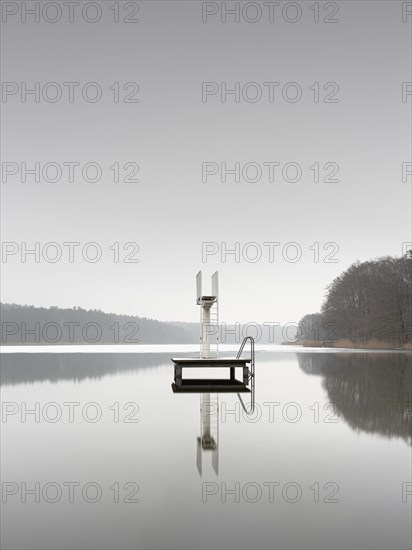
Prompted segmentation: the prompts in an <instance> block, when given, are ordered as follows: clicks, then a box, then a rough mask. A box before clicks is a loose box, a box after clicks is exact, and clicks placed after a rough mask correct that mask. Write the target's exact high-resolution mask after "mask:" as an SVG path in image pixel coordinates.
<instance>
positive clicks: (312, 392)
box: [1, 346, 412, 549]
mask: <svg viewBox="0 0 412 550" xmlns="http://www.w3.org/2000/svg"><path fill="white" fill-rule="evenodd" d="M19 351H20V350H19ZM36 351H37V353H27V350H26V351H20V353H6V354H2V357H1V359H2V367H1V383H2V401H3V415H2V421H3V422H2V436H1V439H2V480H3V485H2V492H3V501H4V500H6V502H4V503H3V505H2V541H1V542H2V547H3V548H16V549H17V548H61V549H68V548H119V549H120V548H121V549H123V548H136V549H139V548H153V549H156V548H279V549H281V548H290V549H292V548H302V549H306V548H308V549H309V548H310V549H312V548H339V549H342V548H365V549H366V548H368V549H370V548H410V547H411V502H412V494H411V493H412V488H411V487H412V486H411V485H410V484H411V480H412V476H411V419H412V408H411V402H412V398H411V362H410V355H409V354H407V353H393V352H392V353H378V352H372V353H371V352H367V353H365V352H361V353H354V352H348V351H344V352H342V351H334V352H330V351H328V350H326V351H325V350H322V351H319V350H312V351H306V350H302V349H294V348H289V349H282V350H280V349H276V350H275V349H270V347H267V351H264V350H260V351H258V353H257V358H256V359H257V365H256V405H255V410H254V413H253V414H251V415H248V414H246V413H245V412H244V411H243V409H242V406H241V404H240V402H239V399H238V397H237V395H236V394H220V395H216V394H211V395H210V396H207V395H203V394H173V393H172V389H171V382H172V381H173V368H172V364H171V362H170V357H171V355H179V356H181V355H183V354H184V353H189V352H190V349H187V348H180V350H179V351H178V348H177V347H175V348H174V349H173V350H170V349H168V347H164V346H159V347H157V348H156V347H154V346H152V347H150V348H143V347H140V349H139V352H140V353H131V350H130V349H127V350H126V351H127V353H119V348H117V350H116V353H115V352H113V350H109V349H108V348H106V349H105V350H102V351H101V352H100V350H99V352H98V353H96V350H94V352H91V350H88V353H81V352H80V353H79V352H73V350H70V351H71V353H66V350H64V352H63V351H62V350H54V352H53V353H48V352H47V350H44V351H42V350H40V351H39V350H36ZM231 355H232V354H231ZM205 373H206V374H210V371H209V372H208V371H207V370H205ZM213 374H214V373H213ZM244 400H245V403H246V406H248V404H249V403H248V396H246V397H245V396H244ZM36 402H37V403H38V405H36ZM202 403H203V408H202ZM205 403H206V404H205ZM206 407H207V410H206V409H205V408H206ZM29 410H34V411H35V412H34V413H33V414H30V413H29ZM70 412H71V414H72V417H70ZM5 413H8V414H5ZM59 415H61V417H60V418H59ZM202 419H203V421H204V422H203V424H202ZM206 421H208V422H209V423H210V432H211V437H212V438H213V441H214V443H215V445H214V450H202V449H201V445H199V440H198V438H199V437H200V436H201V432H202V429H203V430H204V429H205V422H206ZM5 483H7V484H8V485H5ZM36 483H37V484H38V485H37V486H36V485H35V484H36ZM24 484H26V486H24ZM25 489H26V502H23V496H24V493H25ZM29 489H35V493H36V491H37V494H30V493H27V490H29ZM59 490H61V494H59ZM70 490H71V491H72V492H71V493H70ZM99 492H100V494H99ZM6 493H8V494H6ZM13 493H15V494H13ZM98 497H100V498H98ZM36 499H37V500H39V502H36V501H35V500H36ZM93 500H96V502H92V501H93ZM137 500H138V502H137ZM53 501H55V502H53ZM71 501H73V502H71Z"/></svg>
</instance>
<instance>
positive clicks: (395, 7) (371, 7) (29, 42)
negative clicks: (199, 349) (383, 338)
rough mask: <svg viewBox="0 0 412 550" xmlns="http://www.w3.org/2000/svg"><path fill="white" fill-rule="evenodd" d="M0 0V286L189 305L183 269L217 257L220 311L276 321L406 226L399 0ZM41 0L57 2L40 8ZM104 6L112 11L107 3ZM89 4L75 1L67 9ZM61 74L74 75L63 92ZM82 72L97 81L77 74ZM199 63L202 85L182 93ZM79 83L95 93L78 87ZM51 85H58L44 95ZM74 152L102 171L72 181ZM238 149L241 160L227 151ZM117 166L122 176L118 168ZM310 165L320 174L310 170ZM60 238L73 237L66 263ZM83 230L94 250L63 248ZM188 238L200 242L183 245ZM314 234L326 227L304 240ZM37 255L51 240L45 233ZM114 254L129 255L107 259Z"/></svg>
mask: <svg viewBox="0 0 412 550" xmlns="http://www.w3.org/2000/svg"><path fill="white" fill-rule="evenodd" d="M4 4H9V7H8V8H7V13H6V14H5V13H3V23H2V31H3V32H2V80H3V94H2V100H3V103H2V115H3V124H2V162H3V165H2V168H3V181H2V199H3V201H2V241H3V252H4V250H5V248H4V246H5V244H4V243H10V242H14V243H17V246H16V245H10V244H9V245H7V246H8V248H7V251H8V252H11V253H10V254H9V255H6V256H5V254H4V253H3V258H2V260H3V263H2V274H3V277H2V301H3V302H16V303H19V304H34V305H37V306H51V305H57V306H60V307H66V306H68V307H72V306H75V305H76V306H81V307H84V308H100V309H102V310H103V311H111V312H117V313H128V314H137V315H140V316H146V317H152V318H157V319H160V320H181V321H197V320H198V317H199V312H198V309H197V306H196V303H195V298H196V296H195V275H196V273H197V271H198V270H199V269H202V270H203V274H204V281H205V282H206V283H208V279H209V277H210V275H211V274H212V273H213V272H214V271H215V270H218V271H219V276H220V292H221V294H220V313H221V320H226V321H227V322H234V321H239V322H252V321H254V322H268V321H272V322H280V323H286V322H293V321H298V320H299V319H300V318H301V317H302V316H303V315H304V314H305V313H309V312H314V311H317V310H319V308H320V305H321V302H322V297H323V295H324V289H325V286H326V285H327V284H328V283H330V282H331V281H332V279H333V278H334V277H336V276H337V275H339V273H341V272H342V271H343V270H344V269H346V268H347V267H348V266H349V265H350V264H351V263H352V262H354V261H355V260H357V259H359V260H368V259H371V258H375V257H377V256H382V255H388V254H390V255H395V256H399V255H400V254H401V253H402V243H403V242H408V241H412V237H411V233H410V231H411V230H410V227H411V217H410V195H411V179H412V178H411V176H409V177H405V178H404V179H405V180H406V181H402V163H410V162H411V153H410V150H411V123H410V113H411V105H412V95H408V94H407V91H408V90H411V88H408V86H406V88H405V86H404V93H405V90H406V93H405V95H404V97H402V83H403V82H410V81H412V76H411V21H412V15H410V16H409V17H408V16H407V15H406V16H405V13H404V19H405V20H406V22H403V20H402V9H404V10H409V9H410V8H408V6H406V7H405V6H403V4H404V3H402V2H397V1H387V2H386V1H365V2H354V1H342V2H338V3H329V4H330V5H329V7H327V6H326V5H325V4H327V3H325V2H319V4H316V3H313V2H312V1H310V2H307V1H300V2H296V3H292V4H293V5H289V6H287V5H286V4H287V3H285V2H280V4H279V5H278V6H277V5H275V4H273V6H272V7H270V6H268V5H267V3H266V4H264V3H251V4H250V6H249V8H248V9H247V11H244V10H243V11H242V9H243V7H244V6H245V4H246V3H245V2H240V4H239V6H240V8H239V9H240V17H239V19H240V20H239V22H236V21H235V18H234V16H233V15H230V14H227V20H226V22H222V19H224V14H222V9H223V6H222V4H220V3H216V2H209V3H204V4H202V2H197V1H182V2H174V1H167V2H162V1H154V2H137V3H133V2H129V3H124V2H120V3H119V4H116V3H113V2H111V1H110V2H105V1H100V2H98V3H95V4H97V6H98V8H99V10H101V14H100V15H101V18H100V20H99V21H96V22H95V23H91V22H88V21H86V20H85V19H84V17H82V15H81V10H79V11H74V15H73V18H74V21H73V23H70V22H69V13H68V11H67V10H68V8H67V6H63V4H62V3H61V2H57V3H56V2H55V3H54V6H53V5H50V6H48V7H47V9H45V10H43V8H44V5H45V4H47V3H46V2H40V6H41V10H43V11H41V12H40V14H39V19H40V20H39V22H38V23H37V22H35V21H34V16H30V15H29V14H27V15H26V22H25V23H24V22H23V19H24V14H22V13H21V10H22V5H21V3H20V2H5V3H4ZM26 4H27V6H31V5H32V4H34V3H33V2H26ZM49 4H50V3H49ZM55 4H58V5H60V6H61V8H62V14H61V19H60V21H56V22H55V23H50V22H48V21H47V20H46V19H49V20H52V19H54V18H57V16H58V12H57V8H56V7H55ZM82 4H84V2H82ZM206 4H207V5H206ZM289 4H290V3H289ZM116 5H119V23H115V22H114V18H115V17H117V14H116V13H115V11H114V10H113V9H112V10H110V6H116ZM314 5H315V6H316V5H318V6H319V14H317V13H316V11H315V9H314V8H313V6H314ZM10 6H11V7H10ZM13 6H14V7H13ZM16 6H17V8H16V9H17V13H9V12H13V11H15V7H16ZM136 6H138V8H139V9H138V12H137V10H136V13H134V11H135V7H136ZM226 6H227V8H229V7H230V8H233V7H234V6H235V3H234V2H227V3H226ZM310 6H312V9H310ZM335 6H337V7H338V8H339V10H338V11H337V10H336V9H335ZM75 7H76V6H75ZM73 9H74V8H73ZM77 9H78V8H77ZM272 9H273V11H271V10H272ZM202 10H203V11H205V10H206V11H207V12H209V15H205V14H204V13H203V18H204V19H206V21H205V22H203V21H202ZM214 11H217V13H216V14H214V13H213V12H214ZM259 11H260V12H261V18H260V20H258V21H256V22H254V23H253V22H251V21H252V20H254V19H258V16H259ZM335 11H336V13H333V12H335ZM97 14H98V12H97V11H96V8H95V7H93V6H91V7H89V8H88V9H87V10H86V12H85V17H87V18H89V19H90V20H93V19H94V18H97ZM318 15H319V23H316V22H314V19H315V18H317V17H318ZM125 17H128V18H130V19H136V18H138V19H139V22H137V23H134V22H130V23H124V22H122V21H123V19H124V18H125ZM271 17H272V19H273V21H270V18H271ZM325 18H326V19H337V20H338V22H335V23H327V22H324V21H323V20H324V19H325ZM248 19H249V21H248ZM295 19H296V21H295V22H293V21H294V20H295ZM5 82H6V83H9V84H6V86H5V84H4V83H5ZM36 82H39V86H40V97H39V98H37V99H38V100H39V101H38V102H37V101H36V98H35V96H34V95H33V94H32V95H30V94H29V95H27V96H26V102H22V93H23V98H24V97H25V96H24V86H25V84H24V83H27V84H26V88H27V89H30V88H34V87H35V83H36ZM50 82H55V83H57V85H58V86H57V87H56V86H54V87H53V86H47V83H50ZM64 82H66V83H67V82H78V83H80V84H79V86H77V85H73V86H72V93H73V95H74V100H73V102H70V101H69V91H70V86H69V85H67V84H66V85H63V83H64ZM89 82H95V83H97V85H98V86H97V88H96V86H86V88H84V85H85V84H87V83H89ZM133 82H135V83H136V85H135V84H128V85H126V89H123V88H124V85H125V84H126V83H133ZM204 82H208V83H215V84H208V85H207V88H206V91H207V92H208V93H203V97H202V88H203V91H205V86H204V85H202V83H204ZM236 82H238V83H239V87H240V88H239V89H240V95H239V97H238V98H236V97H235V95H233V94H227V95H226V96H225V95H224V93H223V97H224V98H226V102H223V101H222V91H223V92H224V87H225V86H226V88H227V89H233V88H235V83H236ZM10 83H15V84H10ZM114 83H119V84H118V85H116V84H114ZM224 83H226V84H224ZM247 83H255V84H252V85H248V86H246V87H245V84H247ZM264 83H266V84H264ZM268 83H276V84H268ZM288 83H289V84H288ZM290 83H295V84H290ZM315 83H318V84H315ZM327 83H329V84H327ZM331 83H333V84H331ZM45 85H46V86H45ZM325 85H326V86H325ZM137 86H138V87H139V88H138V90H137ZM324 87H325V88H326V89H324ZM96 89H100V90H101V92H102V97H101V99H100V100H98V101H95V102H94V101H93V98H94V95H95V93H96ZM56 90H57V93H59V90H60V91H61V92H62V97H61V99H60V100H58V101H56V102H53V98H54V96H55V93H56ZM82 90H83V95H85V97H86V99H84V98H83V95H82ZM318 92H319V93H318ZM260 94H261V97H260V98H259V96H260ZM271 94H273V95H272V96H271ZM296 94H298V95H300V94H301V97H300V99H299V97H297V95H296ZM44 96H45V97H46V99H45V98H44ZM117 96H118V99H119V101H118V102H116V101H115V99H117ZM126 97H128V99H129V102H127V103H125V102H124V101H123V100H124V99H125V98H126ZM87 98H88V99H89V101H87ZM135 99H138V100H139V101H138V102H135V101H133V100H135ZM236 99H238V100H239V101H236ZM325 99H326V101H328V102H325V101H324V100H325ZM316 100H317V101H316ZM334 100H335V101H334ZM68 162H72V163H80V167H79V166H74V165H72V167H73V170H74V174H75V175H74V181H73V182H70V181H69V177H68V176H69V173H68V170H69V168H68V165H67V164H66V166H65V165H63V163H68ZM91 162H94V163H98V164H99V165H100V167H101V172H102V174H101V179H100V181H98V182H95V183H93V182H92V181H86V180H87V179H89V180H91V179H93V178H94V174H95V172H94V168H93V166H92V165H91V166H90V167H89V168H88V169H87V170H86V177H83V175H82V168H83V167H84V165H85V164H87V163H91ZM236 162H237V163H240V181H239V182H236V181H235V176H234V175H231V174H228V175H227V181H226V182H225V181H222V179H224V178H222V177H221V176H222V173H221V168H222V163H226V167H227V168H228V169H233V168H234V166H235V163H236ZM5 163H6V164H5ZM13 163H15V164H13ZM22 163H26V165H27V168H29V169H30V168H33V167H34V164H35V163H40V172H42V170H43V167H44V166H45V165H47V163H57V164H58V165H59V166H60V167H61V168H62V177H61V180H60V181H57V182H54V183H53V182H52V181H46V180H47V179H49V180H52V179H53V178H54V176H55V174H57V172H56V168H55V166H53V165H50V166H49V168H48V169H47V170H46V178H44V177H43V176H44V174H42V173H40V181H39V182H35V181H34V179H35V178H34V176H33V175H30V174H27V177H26V182H23V181H22V177H21V175H22ZM115 163H119V165H118V166H119V179H120V180H121V181H119V182H118V183H116V182H115V181H114V179H115V172H116V166H117V165H116V164H115ZM125 163H130V164H128V165H127V166H126V169H125V168H124V165H125ZM133 163H135V164H136V165H138V166H139V171H138V173H137V174H135V176H134V177H133V174H132V173H133V171H134V168H135V164H133ZM202 163H208V164H207V166H206V165H204V166H203V170H204V171H207V172H208V174H206V175H205V174H203V176H204V177H203V179H204V180H206V181H202ZM248 163H255V164H252V165H249V167H247V168H246V170H242V169H243V168H244V166H245V165H247V164H248ZM264 163H265V164H264ZM274 163H279V164H274ZM288 163H296V164H288ZM316 163H319V164H318V165H317V164H316ZM326 163H330V164H327V166H326V169H325V168H324V166H325V164H326ZM285 165H286V168H285ZM297 165H298V166H297ZM16 166H17V168H16ZM110 166H111V167H112V168H111V169H110V168H109V167H110ZM311 166H312V169H310V168H309V167H311ZM317 166H319V179H320V181H318V182H315V181H314V179H315V176H316V171H317ZM337 168H338V169H339V170H338V171H337V173H336V174H335V175H333V174H332V172H336V169H337ZM403 168H404V170H405V169H409V168H407V166H406V165H404V167H403ZM16 170H17V172H16V173H13V172H15V171H16ZM260 170H261V179H260V181H253V180H254V179H257V178H255V175H256V174H259V171H260ZM269 170H273V174H270V173H269ZM300 170H301V171H302V173H301V174H299V175H300V176H301V177H300V180H299V181H293V180H294V179H296V178H297V176H296V175H297V174H298V173H299V171H300ZM216 171H218V172H217V173H216V174H213V172H216ZM127 174H129V175H130V174H132V176H131V179H136V178H138V180H139V181H138V182H137V181H129V182H124V181H122V180H123V179H124V178H125V176H126V175H127ZM328 174H329V175H330V179H337V180H338V181H337V182H336V181H335V182H333V181H323V180H324V179H325V177H326V176H327V175H328ZM270 175H273V179H274V181H270V179H271V178H270ZM244 176H245V177H244ZM295 176H296V177H295ZM248 180H249V181H248ZM36 241H38V242H39V243H40V247H41V249H43V247H44V245H47V243H50V242H56V243H58V244H59V246H60V247H61V249H62V251H63V255H62V258H61V260H60V261H58V262H56V263H51V262H47V261H45V259H44V258H43V257H42V256H41V257H40V258H39V260H40V261H39V262H38V263H36V261H35V260H34V256H33V255H31V256H30V255H29V256H27V261H26V262H25V263H23V262H22V261H21V250H22V247H23V244H22V243H23V242H26V243H27V247H28V248H33V246H34V243H35V242H36ZM64 242H79V243H81V245H80V246H79V247H75V248H74V261H73V262H72V263H70V262H69V260H68V257H69V254H68V250H69V249H68V247H67V246H64V245H63V243H64ZM90 242H96V243H98V244H99V246H100V247H101V250H102V259H101V260H100V261H98V262H96V263H91V262H88V261H86V260H85V259H84V258H83V257H82V253H81V248H82V247H83V245H85V244H86V243H90ZM236 242H238V243H240V244H239V247H240V256H239V257H238V258H237V259H238V260H239V261H238V262H236V261H235V255H228V256H227V257H226V258H225V257H224V256H223V260H226V261H222V254H221V253H222V250H224V246H226V247H227V248H228V249H231V248H232V249H233V248H234V247H235V243H236ZM113 243H119V260H120V261H119V262H115V261H114V255H115V254H116V245H115V246H112V245H113ZM125 243H137V245H138V247H139V250H138V252H136V250H137V248H136V247H135V245H129V248H128V249H127V250H123V245H124V244H125ZM202 243H217V244H216V245H209V247H208V250H209V251H210V252H212V253H211V254H210V255H208V256H207V257H204V256H203V257H202V249H203V251H204V244H202ZM248 243H256V244H255V245H249V246H248ZM263 243H280V244H279V245H264V244H263ZM288 243H297V245H296V244H295V245H289V246H285V245H287V244H288ZM314 243H319V261H318V262H316V261H314V260H315V254H316V253H317V250H316V248H317V245H315V246H313V244H314ZM326 243H336V244H331V245H328V248H327V249H325V250H324V249H323V247H324V245H325V244H326ZM245 245H246V246H245ZM110 247H111V248H110ZM310 247H312V248H310ZM86 249H87V253H90V256H92V254H93V247H89V248H87V247H86ZM282 250H283V254H282ZM13 252H16V253H15V254H14V253H13ZM215 252H216V253H215ZM270 252H271V253H273V257H270ZM296 253H299V254H301V259H300V260H299V261H293V260H294V258H295V254H296ZM45 254H46V256H47V254H49V255H50V257H52V255H53V247H50V246H49V247H47V246H46V252H45ZM127 254H130V255H131V256H130V257H131V259H133V258H137V259H138V260H139V262H138V263H136V262H131V263H125V262H123V260H124V259H125V257H126V255H127ZM256 254H258V255H259V254H261V257H260V259H259V260H258V261H253V260H254V259H255V256H256ZM328 257H329V262H324V261H323V260H325V259H328ZM288 258H289V260H288ZM330 260H337V261H335V262H331V261H330ZM205 290H206V291H207V292H208V291H209V289H208V288H206V289H205Z"/></svg>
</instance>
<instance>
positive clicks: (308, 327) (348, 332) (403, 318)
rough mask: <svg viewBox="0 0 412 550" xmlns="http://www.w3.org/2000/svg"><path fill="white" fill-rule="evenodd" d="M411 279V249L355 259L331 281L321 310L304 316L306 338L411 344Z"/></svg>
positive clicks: (303, 336)
mask: <svg viewBox="0 0 412 550" xmlns="http://www.w3.org/2000/svg"><path fill="white" fill-rule="evenodd" d="M411 283H412V254H411V252H408V253H407V254H405V255H404V256H402V257H400V258H393V257H390V256H386V257H383V258H378V259H376V260H372V261H368V262H362V263H361V262H355V263H354V264H353V265H351V266H350V267H349V269H347V270H346V271H344V272H343V273H342V274H341V275H339V277H337V278H336V279H335V280H334V281H332V283H331V284H330V285H329V286H328V287H327V289H326V296H325V300H324V302H323V304H322V308H321V312H320V313H314V314H310V315H305V317H303V318H302V319H301V321H300V323H299V330H298V332H299V335H300V338H301V340H309V341H315V342H316V341H319V342H333V341H345V340H346V341H349V343H354V344H361V345H363V346H365V345H366V344H367V343H368V342H369V343H373V342H374V343H382V344H385V343H386V344H387V346H388V347H408V346H410V345H411V342H412V300H411V289H412V284H411Z"/></svg>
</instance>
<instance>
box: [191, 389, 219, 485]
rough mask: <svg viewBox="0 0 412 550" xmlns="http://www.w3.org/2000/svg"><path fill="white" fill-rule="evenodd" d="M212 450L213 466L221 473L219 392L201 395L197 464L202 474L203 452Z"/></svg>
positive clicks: (216, 471)
mask: <svg viewBox="0 0 412 550" xmlns="http://www.w3.org/2000/svg"><path fill="white" fill-rule="evenodd" d="M203 451H212V466H213V469H214V471H215V473H216V474H219V400H218V394H213V395H211V394H210V393H204V394H202V395H201V396H200V437H198V438H197V456H196V465H197V469H198V471H199V474H200V475H202V469H203V468H202V453H203Z"/></svg>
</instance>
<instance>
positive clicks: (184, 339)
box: [0, 304, 191, 345]
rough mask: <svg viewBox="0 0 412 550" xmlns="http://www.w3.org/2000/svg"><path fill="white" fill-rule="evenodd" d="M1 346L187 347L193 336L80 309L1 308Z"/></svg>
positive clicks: (140, 319) (157, 323) (127, 317)
mask: <svg viewBox="0 0 412 550" xmlns="http://www.w3.org/2000/svg"><path fill="white" fill-rule="evenodd" d="M0 318H1V332H2V338H1V343H2V344H3V345H6V344H12V345H13V344H14V345H17V344H170V343H173V344H187V343H190V342H191V335H190V334H188V333H187V332H186V331H185V330H184V329H183V328H181V327H177V326H175V325H173V324H170V323H163V322H160V321H156V320H154V319H147V318H145V317H137V316H132V315H117V314H115V313H104V312H103V311H100V310H99V309H92V310H86V309H82V308H80V307H74V308H66V309H62V308H58V307H50V308H44V307H34V306H27V305H24V306H22V305H17V304H1V306H0Z"/></svg>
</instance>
